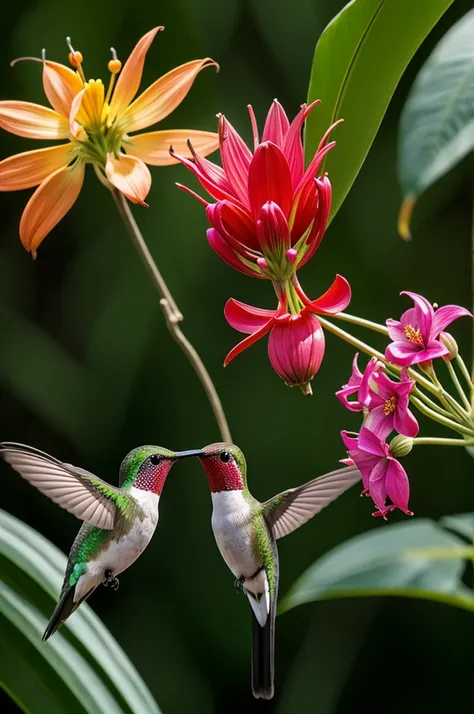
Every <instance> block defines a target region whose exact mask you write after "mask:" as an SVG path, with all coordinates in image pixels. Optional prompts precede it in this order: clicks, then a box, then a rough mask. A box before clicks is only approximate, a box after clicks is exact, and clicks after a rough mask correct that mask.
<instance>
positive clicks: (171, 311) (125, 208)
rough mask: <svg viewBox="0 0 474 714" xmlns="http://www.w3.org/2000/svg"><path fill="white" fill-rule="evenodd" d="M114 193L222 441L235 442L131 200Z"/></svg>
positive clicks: (171, 332) (211, 382)
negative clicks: (131, 208) (207, 403)
mask: <svg viewBox="0 0 474 714" xmlns="http://www.w3.org/2000/svg"><path fill="white" fill-rule="evenodd" d="M112 196H113V198H114V201H115V203H116V205H117V208H118V211H119V213H120V215H121V217H122V219H123V222H124V223H125V226H126V228H127V231H128V233H129V235H130V238H131V239H132V243H133V244H134V246H135V248H136V249H137V252H138V254H139V255H140V258H141V259H142V261H143V263H144V264H145V267H146V269H147V271H148V273H149V275H150V277H151V279H152V281H153V284H154V286H155V288H156V289H157V291H158V293H159V295H160V298H161V299H160V305H161V308H162V310H163V312H164V315H165V319H166V325H167V327H168V330H169V332H170V334H171V336H172V338H173V339H174V340H175V341H176V342H177V343H178V345H179V346H180V347H181V349H182V351H183V352H184V354H185V355H186V357H187V358H188V360H189V361H190V363H191V366H192V368H193V369H194V371H195V372H196V374H197V376H198V378H199V380H200V382H201V384H202V386H203V387H204V391H205V392H206V396H207V399H208V401H209V404H210V405H211V408H212V411H213V412H214V417H215V420H216V422H217V426H218V427H219V431H220V433H221V438H222V441H227V442H232V437H231V434H230V430H229V425H228V424H227V419H226V416H225V414H224V409H223V408H222V403H221V400H220V399H219V395H218V393H217V391H216V388H215V386H214V383H213V381H212V379H211V377H210V375H209V372H208V371H207V369H206V367H205V366H204V363H203V361H202V359H201V358H200V356H199V354H198V353H197V351H196V349H195V348H194V347H193V345H192V344H191V343H190V342H189V340H188V339H187V337H186V336H185V335H184V334H183V332H182V331H181V328H180V326H179V323H180V322H182V320H183V314H182V313H181V312H180V310H179V309H178V306H177V305H176V303H175V301H174V298H173V296H172V295H171V293H170V291H169V289H168V286H167V285H166V282H165V280H164V278H163V276H162V275H161V273H160V271H159V270H158V266H157V265H156V263H155V261H154V260H153V257H152V255H151V253H150V251H149V250H148V246H147V244H146V243H145V239H144V238H143V236H142V234H141V232H140V229H139V227H138V225H137V223H136V221H135V219H134V217H133V215H132V212H131V210H130V207H129V205H128V203H127V199H126V198H125V196H124V195H123V193H121V192H120V191H118V190H117V189H114V190H113V191H112Z"/></svg>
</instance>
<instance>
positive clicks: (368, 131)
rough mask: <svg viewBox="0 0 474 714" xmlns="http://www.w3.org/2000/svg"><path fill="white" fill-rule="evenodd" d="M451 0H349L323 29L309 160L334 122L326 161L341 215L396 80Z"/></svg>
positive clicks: (312, 90) (314, 74)
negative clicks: (341, 121) (334, 142)
mask: <svg viewBox="0 0 474 714" xmlns="http://www.w3.org/2000/svg"><path fill="white" fill-rule="evenodd" d="M452 2H453V0H420V2H418V3H416V4H414V3H413V0H352V2H350V3H349V4H348V5H346V7H345V8H344V9H343V10H342V11H341V12H340V13H339V15H337V16H336V17H335V18H334V19H333V20H332V21H331V22H330V23H329V25H328V26H327V27H326V29H325V30H324V32H323V34H322V35H321V37H320V39H319V41H318V44H317V45H316V50H315V53H314V58H313V67H312V71H311V78H310V83H309V91H308V102H312V101H314V100H315V99H321V101H322V104H321V106H320V107H317V108H316V109H315V110H314V111H313V112H312V113H311V115H310V117H309V119H308V123H307V127H306V158H307V160H309V159H310V158H311V157H312V156H313V155H314V153H315V151H316V149H317V147H318V143H319V141H320V139H321V137H322V135H323V134H324V132H325V131H326V129H327V128H328V126H329V125H330V124H332V123H333V122H334V121H336V120H337V119H341V118H342V119H344V124H343V125H342V126H341V127H338V128H337V130H336V132H335V134H334V138H336V140H337V147H336V149H334V150H333V151H331V152H330V153H329V154H328V156H327V158H326V160H325V161H324V165H323V170H324V171H328V172H329V177H330V179H331V182H332V185H333V203H332V213H331V217H334V215H335V214H336V213H337V211H338V210H339V208H340V206H341V204H342V202H343V200H344V198H345V196H346V195H347V192H348V191H349V189H350V187H351V186H352V184H353V182H354V180H355V178H356V176H357V174H358V173H359V169H360V167H361V166H362V163H363V161H364V159H365V157H366V155H367V152H368V151H369V149H370V146H371V144H372V142H373V140H374V137H375V135H376V133H377V130H378V128H379V126H380V122H381V121H382V119H383V116H384V114H385V111H386V109H387V106H388V103H389V101H390V99H391V97H392V95H393V92H394V91H395V88H396V86H397V84H398V81H399V79H400V77H401V76H402V74H403V71H404V70H405V68H406V66H407V64H408V63H409V61H410V60H411V58H412V57H413V55H414V53H415V52H416V50H417V49H418V47H419V46H420V45H421V43H422V42H423V40H424V38H425V37H426V35H427V34H428V32H429V31H430V30H431V28H432V27H433V26H434V25H435V24H436V22H437V21H438V20H439V18H440V17H441V15H442V14H443V13H444V12H445V10H446V9H447V8H448V7H449V6H450V5H451V3H452Z"/></svg>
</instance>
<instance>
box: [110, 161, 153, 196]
mask: <svg viewBox="0 0 474 714" xmlns="http://www.w3.org/2000/svg"><path fill="white" fill-rule="evenodd" d="M105 173H106V174H107V178H108V179H109V181H110V183H111V184H112V185H113V186H115V188H118V190H119V191H121V192H122V193H123V194H124V195H125V196H126V197H127V198H128V199H129V201H131V202H132V203H141V204H142V206H147V205H148V204H147V203H145V198H146V197H147V195H148V191H149V190H150V186H151V174H150V172H149V170H148V168H147V167H146V165H145V164H144V163H143V161H140V159H136V158H135V157H134V156H128V155H127V154H120V157H119V158H118V159H116V158H115V156H114V155H113V154H107V163H106V165H105Z"/></svg>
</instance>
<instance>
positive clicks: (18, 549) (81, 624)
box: [0, 510, 160, 714]
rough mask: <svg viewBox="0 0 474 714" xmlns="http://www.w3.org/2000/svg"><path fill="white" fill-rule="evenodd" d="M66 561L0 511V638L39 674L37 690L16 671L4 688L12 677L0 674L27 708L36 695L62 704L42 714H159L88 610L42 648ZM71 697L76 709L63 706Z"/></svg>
mask: <svg viewBox="0 0 474 714" xmlns="http://www.w3.org/2000/svg"><path fill="white" fill-rule="evenodd" d="M66 560H67V559H66V557H65V556H64V555H63V553H61V552H60V551H59V550H58V549H57V548H56V547H55V546H54V545H53V544H52V543H50V542H49V541H48V540H46V538H44V537H43V536H41V535H40V534H39V533H37V532H36V531H34V530H33V529H32V528H30V527H29V526H27V525H26V524H24V523H22V522H21V521H19V520H18V519H16V518H14V517H13V516H11V515H10V514H8V513H6V512H5V511H1V510H0V577H1V580H2V581H3V585H2V589H1V590H0V613H1V617H2V619H1V620H0V622H1V623H2V632H3V631H4V630H6V631H9V641H11V642H12V647H13V646H14V647H15V652H16V656H17V658H18V661H21V662H23V665H24V666H25V667H28V666H31V662H35V663H36V664H35V668H36V669H35V671H37V672H39V673H40V676H38V682H37V686H36V687H35V686H34V681H32V680H31V679H29V678H26V677H22V678H18V677H15V676H14V673H15V671H16V672H17V671H18V670H17V668H16V667H12V668H11V669H12V670H13V671H12V672H10V678H9V679H8V680H7V681H6V680H5V678H4V677H5V676H9V672H8V671H7V672H6V675H3V674H2V679H3V681H2V686H5V688H6V689H7V690H8V691H10V692H11V693H12V694H13V695H14V696H15V698H17V699H18V700H19V701H20V702H23V703H24V704H26V703H27V700H29V699H30V698H31V697H33V698H34V696H36V693H37V691H36V690H41V691H43V692H46V694H48V693H51V696H53V694H54V696H56V697H60V698H61V702H60V703H59V704H60V708H59V709H57V707H56V708H54V707H53V706H51V709H44V710H42V711H48V712H50V711H51V712H54V711H58V712H64V711H68V712H75V711H81V712H82V711H87V712H104V711H107V712H109V711H110V712H123V713H126V714H131V713H133V712H138V711H143V712H145V711H146V712H147V714H148V713H149V714H160V710H159V708H158V705H157V704H156V702H155V701H154V699H153V697H152V695H151V694H150V692H149V690H148V688H147V687H146V685H145V684H144V682H143V681H142V680H141V678H140V676H139V674H138V673H137V671H136V670H135V668H134V667H133V665H132V663H131V662H130V660H129V659H128V658H127V656H126V655H125V653H124V652H123V650H122V649H121V648H120V646H119V645H118V644H117V642H116V641H115V640H114V638H113V637H112V636H111V634H110V633H109V632H108V630H107V629H106V628H105V627H104V625H103V624H102V622H101V621H100V620H99V618H98V617H97V616H96V615H95V614H94V613H93V611H92V610H91V608H90V607H89V606H88V605H87V604H83V605H81V607H80V608H79V609H78V610H77V612H76V613H74V615H72V617H71V618H70V619H69V620H68V622H67V623H66V625H64V626H63V627H62V628H61V630H60V631H59V632H57V633H56V634H55V635H54V636H53V637H52V638H51V639H50V640H48V642H47V643H43V642H41V635H42V633H43V631H44V628H45V626H46V622H47V617H45V615H44V614H43V613H48V615H49V614H50V613H51V612H52V609H53V606H54V601H55V600H56V598H57V595H58V593H59V590H60V587H61V584H62V579H63V575H64V570H65V568H66ZM12 625H13V626H14V628H15V629H12V627H11V626H12ZM2 641H3V640H2ZM23 665H22V666H23ZM38 667H39V669H38ZM58 679H59V680H61V682H62V688H61V687H59V688H58V686H57V684H58V682H57V681H56V680H58ZM61 682H60V684H61ZM48 684H49V685H51V686H48ZM53 685H54V686H53ZM64 685H66V686H64ZM71 693H72V695H74V696H73V698H72V701H73V702H75V704H74V708H70V706H69V705H68V706H66V704H65V703H64V702H63V699H66V698H67V701H68V702H71V696H72V695H71ZM38 696H39V695H38Z"/></svg>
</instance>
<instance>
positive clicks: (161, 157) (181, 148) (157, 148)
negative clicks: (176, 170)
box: [127, 129, 219, 166]
mask: <svg viewBox="0 0 474 714" xmlns="http://www.w3.org/2000/svg"><path fill="white" fill-rule="evenodd" d="M129 140H130V141H131V142H132V143H131V144H130V146H128V145H127V152H128V153H129V154H131V155H132V156H135V157H136V158H137V159H141V160H142V161H144V162H145V163H146V164H149V165H150V166H170V165H171V164H178V163H179V161H178V160H177V159H175V158H173V157H172V156H171V154H170V147H171V146H172V147H173V149H174V151H175V152H176V153H177V154H180V155H181V156H185V157H186V158H188V159H192V154H191V152H190V150H189V148H188V144H187V142H188V140H189V141H190V142H191V144H192V146H193V149H194V150H195V152H196V153H197V154H199V156H207V155H208V154H211V153H212V152H213V151H215V150H216V149H218V148H219V135H218V134H216V133H214V132H213V131H198V130H197V129H170V130H169V131H151V132H147V133H146V134H137V135H136V136H130V137H129Z"/></svg>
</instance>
